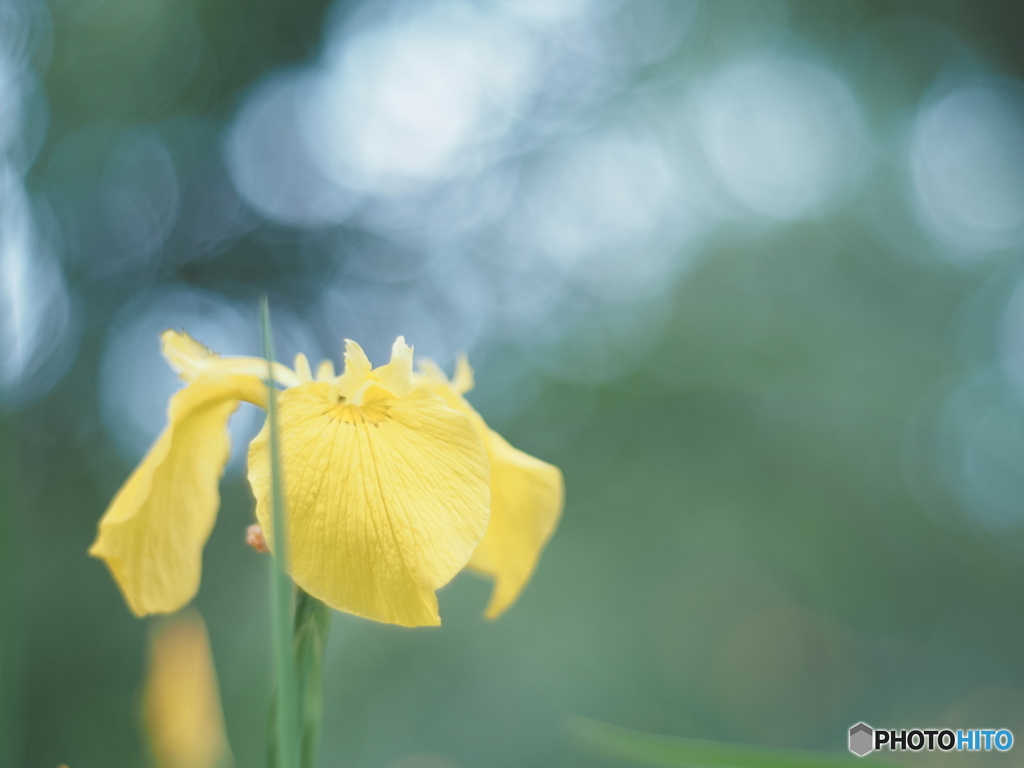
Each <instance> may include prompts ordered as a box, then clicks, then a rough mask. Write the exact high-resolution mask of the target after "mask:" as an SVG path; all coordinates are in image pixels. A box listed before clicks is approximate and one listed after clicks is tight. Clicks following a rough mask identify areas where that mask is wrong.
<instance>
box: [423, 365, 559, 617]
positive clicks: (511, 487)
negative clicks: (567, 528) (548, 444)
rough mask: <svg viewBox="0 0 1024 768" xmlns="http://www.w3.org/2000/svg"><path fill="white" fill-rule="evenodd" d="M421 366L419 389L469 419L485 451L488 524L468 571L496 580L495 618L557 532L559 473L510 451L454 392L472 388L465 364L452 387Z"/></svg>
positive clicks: (491, 611) (491, 606)
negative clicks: (426, 391)
mask: <svg viewBox="0 0 1024 768" xmlns="http://www.w3.org/2000/svg"><path fill="white" fill-rule="evenodd" d="M421 367H422V370H423V373H422V375H421V378H420V381H421V382H422V384H423V386H425V387H428V388H429V389H430V390H431V391H432V392H435V393H436V394H437V395H439V396H440V397H441V398H442V399H443V400H444V401H445V402H446V403H448V405H450V406H451V407H452V408H457V409H459V410H461V411H462V412H463V413H465V414H467V415H468V416H469V418H470V420H471V421H472V423H473V426H474V427H475V428H476V430H477V431H478V433H479V434H480V436H481V439H482V440H483V443H484V446H485V447H486V448H487V457H488V460H489V462H490V468H491V478H490V486H491V521H490V523H489V524H488V526H487V532H486V533H485V534H484V538H483V540H482V541H481V542H480V546H478V547H477V548H476V551H475V552H474V553H473V557H472V559H471V560H470V562H469V567H470V568H472V569H473V570H475V571H478V572H479V573H483V574H485V575H487V576H490V577H492V578H493V579H494V590H493V592H492V593H491V600H490V603H489V604H488V606H487V609H486V610H485V611H484V615H485V616H487V618H490V619H494V618H497V617H498V616H500V615H501V614H502V613H503V612H504V611H506V610H507V609H508V608H509V607H511V605H512V604H513V603H514V602H515V601H516V600H517V599H518V597H519V595H520V593H521V592H522V591H523V588H524V587H525V586H526V584H527V583H528V582H529V581H530V577H531V576H532V575H533V571H534V569H536V567H537V561H538V560H539V559H540V553H541V551H542V550H543V549H544V546H545V544H547V542H548V540H549V539H550V538H551V536H552V534H554V532H555V528H556V527H557V525H558V520H559V518H560V517H561V514H562V506H563V500H564V496H565V486H564V482H563V480H562V472H561V470H559V469H558V467H555V466H553V465H551V464H548V463H547V462H544V461H541V460H540V459H537V458H534V457H533V456H530V455H529V454H527V453H524V452H523V451H520V450H518V449H517V448H514V447H512V446H511V445H510V444H509V443H508V441H506V440H505V439H504V438H503V437H502V436H501V435H499V434H498V433H497V432H495V431H494V430H493V429H491V428H490V427H488V426H487V424H486V423H485V422H484V420H483V418H482V417H481V416H480V414H478V413H477V412H476V410H475V409H474V408H473V406H471V405H470V404H469V403H468V402H467V401H466V399H465V398H464V397H462V395H461V394H460V390H459V388H458V387H461V386H466V385H467V384H468V385H469V386H472V375H473V374H472V369H470V368H469V363H468V361H464V360H462V359H460V364H459V365H458V367H457V368H456V383H449V382H448V379H447V377H446V376H445V375H444V373H443V372H442V371H441V370H440V369H439V368H438V367H437V366H436V365H434V364H433V363H430V362H426V363H424V364H423V365H422V366H421ZM456 384H457V385H458V386H456Z"/></svg>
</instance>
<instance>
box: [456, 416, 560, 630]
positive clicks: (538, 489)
mask: <svg viewBox="0 0 1024 768" xmlns="http://www.w3.org/2000/svg"><path fill="white" fill-rule="evenodd" d="M484 445H486V446H487V456H488V458H489V459H490V462H491V522H490V524H489V525H488V526H487V532H486V533H485V534H484V538H483V541H481V542H480V546H478V547H477V548H476V551H475V552H473V558H472V559H471V560H470V561H469V567H470V568H472V569H473V570H475V571H478V572H480V573H483V574H486V575H487V576H490V577H492V578H493V579H494V591H493V592H492V593H491V600H490V602H489V603H488V605H487V609H486V610H485V611H484V615H485V616H486V617H487V618H489V619H496V618H497V617H498V616H500V615H501V614H502V613H504V612H505V611H506V610H508V609H509V608H510V607H511V606H512V604H513V603H515V601H516V600H517V599H518V598H519V595H520V593H521V592H522V591H523V589H524V588H525V587H526V585H527V583H528V582H529V581H530V577H531V576H532V575H533V571H534V569H535V568H536V567H537V561H538V560H539V559H540V553H541V551H542V550H543V549H544V546H545V545H546V544H547V543H548V540H549V539H550V538H551V536H552V534H554V532H555V528H556V527H557V525H558V519H559V517H561V514H562V504H563V499H564V496H565V486H564V482H563V480H562V472H561V470H559V469H558V467H556V466H553V465H551V464H548V463H547V462H544V461H541V460H540V459H537V458H534V457H533V456H530V455H529V454H528V453H524V452H523V451H520V450H518V449H517V448H513V447H512V446H511V445H509V443H508V441H506V440H505V438H503V437H502V436H501V435H499V434H498V433H497V432H495V431H494V430H493V429H488V430H487V437H486V438H485V439H484Z"/></svg>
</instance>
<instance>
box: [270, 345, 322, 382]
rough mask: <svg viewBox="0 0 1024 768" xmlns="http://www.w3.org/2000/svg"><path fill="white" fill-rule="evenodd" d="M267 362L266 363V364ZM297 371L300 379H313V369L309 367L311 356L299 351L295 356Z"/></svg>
mask: <svg viewBox="0 0 1024 768" xmlns="http://www.w3.org/2000/svg"><path fill="white" fill-rule="evenodd" d="M265 365H266V363H264V366H265ZM294 369H295V373H296V375H297V376H298V377H299V381H312V380H313V369H312V368H310V367H309V358H308V357H306V356H305V355H304V354H302V353H301V352H299V354H297V355H296V356H295V365H294Z"/></svg>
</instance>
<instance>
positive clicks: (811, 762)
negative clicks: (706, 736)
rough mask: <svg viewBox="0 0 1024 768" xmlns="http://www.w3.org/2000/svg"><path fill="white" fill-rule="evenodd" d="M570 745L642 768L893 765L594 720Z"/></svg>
mask: <svg viewBox="0 0 1024 768" xmlns="http://www.w3.org/2000/svg"><path fill="white" fill-rule="evenodd" d="M567 731H568V734H569V740H570V742H571V743H572V744H573V745H575V746H576V747H578V748H580V749H584V750H587V751H588V752H594V753H597V754H601V755H605V756H606V757H611V758H617V759H619V760H623V761H626V762H631V763H637V764H640V765H659V766H668V767H669V768H671V767H672V766H679V767H680V768H684V767H685V768H719V767H721V768H852V767H853V766H855V765H865V764H867V765H873V766H880V767H889V768H891V765H892V764H891V763H885V762H882V761H879V760H875V759H872V758H870V757H868V758H859V757H854V756H853V755H842V754H839V755H837V754H834V753H827V752H804V751H800V750H782V749H771V748H768V747H753V746H748V745H744V744H728V743H723V742H716V741H703V740H701V739H683V738H679V737H675V736H661V735H659V734H654V733H644V732H642V731H633V730H630V729H628V728H620V727H618V726H615V725H608V724H607V723H602V722H599V721H597V720H591V719H590V718H586V717H580V716H573V717H572V718H570V719H569V721H568V723H567Z"/></svg>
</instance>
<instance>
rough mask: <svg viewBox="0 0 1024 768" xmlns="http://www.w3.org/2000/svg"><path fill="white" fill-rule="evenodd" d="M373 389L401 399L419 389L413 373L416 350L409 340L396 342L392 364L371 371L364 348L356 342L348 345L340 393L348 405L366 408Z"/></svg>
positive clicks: (346, 346) (392, 349)
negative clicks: (368, 395)
mask: <svg viewBox="0 0 1024 768" xmlns="http://www.w3.org/2000/svg"><path fill="white" fill-rule="evenodd" d="M371 387H382V388H384V389H386V390H387V391H388V392H390V393H391V394H392V395H395V396H397V397H404V396H405V395H408V394H409V393H410V392H412V390H413V389H414V387H415V384H414V382H413V372H412V347H410V346H409V345H408V344H406V343H405V337H403V336H399V337H398V338H397V339H395V343H394V346H392V348H391V362H389V363H388V364H387V365H382V366H380V367H379V368H371V366H370V361H369V359H368V358H367V357H366V353H365V352H363V348H362V347H360V346H359V345H358V344H356V343H355V342H354V341H348V340H346V342H345V372H344V373H343V374H342V375H341V376H340V377H339V378H338V390H339V392H341V395H342V397H344V398H345V399H346V400H348V402H350V403H352V404H353V405H362V404H363V400H364V395H365V393H366V392H367V391H368V390H369V389H370V388H371Z"/></svg>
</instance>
